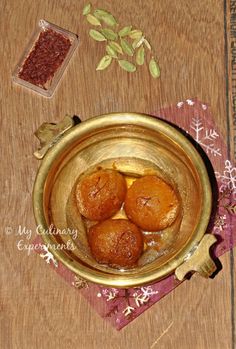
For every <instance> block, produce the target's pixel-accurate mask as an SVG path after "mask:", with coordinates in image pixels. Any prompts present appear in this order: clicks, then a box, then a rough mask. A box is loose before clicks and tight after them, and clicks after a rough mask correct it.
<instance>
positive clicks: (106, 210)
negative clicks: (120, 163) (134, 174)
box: [75, 170, 127, 221]
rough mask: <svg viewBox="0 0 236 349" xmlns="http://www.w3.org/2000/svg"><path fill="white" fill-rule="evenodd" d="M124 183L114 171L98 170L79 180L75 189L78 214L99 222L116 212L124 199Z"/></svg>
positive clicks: (125, 188) (121, 177)
mask: <svg viewBox="0 0 236 349" xmlns="http://www.w3.org/2000/svg"><path fill="white" fill-rule="evenodd" d="M126 190H127V187H126V182H125V179H124V177H123V176H122V175H121V174H120V173H119V172H117V171H114V170H99V171H97V172H94V173H92V174H90V175H88V176H86V177H84V178H83V179H81V180H80V181H79V182H78V184H77V186H76V189H75V195H76V202H77V206H78V209H79V212H80V213H81V214H82V215H83V216H84V217H86V218H88V219H90V220H95V221H101V220H104V219H107V218H109V217H111V216H112V215H113V214H115V213H116V211H118V210H119V209H120V207H121V205H122V203H123V201H124V199H125V195H126Z"/></svg>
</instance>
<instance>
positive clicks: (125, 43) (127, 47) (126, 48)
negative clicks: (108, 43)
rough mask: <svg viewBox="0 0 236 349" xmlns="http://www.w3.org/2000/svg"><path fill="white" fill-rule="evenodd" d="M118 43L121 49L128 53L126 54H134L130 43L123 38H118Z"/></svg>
mask: <svg viewBox="0 0 236 349" xmlns="http://www.w3.org/2000/svg"><path fill="white" fill-rule="evenodd" d="M120 44H121V47H122V49H123V51H124V52H125V53H126V54H127V55H128V56H133V54H134V49H133V47H132V45H131V44H130V43H129V42H128V41H127V40H125V39H122V38H121V39H120Z"/></svg>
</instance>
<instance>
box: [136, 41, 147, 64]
mask: <svg viewBox="0 0 236 349" xmlns="http://www.w3.org/2000/svg"><path fill="white" fill-rule="evenodd" d="M144 59H145V50H144V47H143V46H140V47H139V49H138V51H137V54H136V63H137V64H138V65H143V63H144Z"/></svg>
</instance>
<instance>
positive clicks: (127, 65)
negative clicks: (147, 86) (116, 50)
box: [118, 59, 136, 73]
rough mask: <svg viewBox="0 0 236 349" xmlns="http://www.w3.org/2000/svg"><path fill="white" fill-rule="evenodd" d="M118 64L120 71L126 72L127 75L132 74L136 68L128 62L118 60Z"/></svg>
mask: <svg viewBox="0 0 236 349" xmlns="http://www.w3.org/2000/svg"><path fill="white" fill-rule="evenodd" d="M118 63H119V65H120V67H121V68H122V69H124V70H125V71H127V72H129V73H133V72H135V71H136V66H135V65H134V64H133V63H131V62H129V61H126V60H123V59H120V60H118Z"/></svg>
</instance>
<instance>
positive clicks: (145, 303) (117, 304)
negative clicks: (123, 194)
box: [34, 99, 236, 330]
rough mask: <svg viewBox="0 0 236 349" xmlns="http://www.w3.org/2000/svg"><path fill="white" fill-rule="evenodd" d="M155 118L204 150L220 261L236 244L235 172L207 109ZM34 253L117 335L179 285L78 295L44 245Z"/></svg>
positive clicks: (77, 283) (188, 103) (95, 288)
mask: <svg viewBox="0 0 236 349" xmlns="http://www.w3.org/2000/svg"><path fill="white" fill-rule="evenodd" d="M153 116H155V117H158V118H161V119H164V120H166V121H168V122H170V123H172V124H174V125H177V126H178V127H179V128H180V129H182V130H183V131H185V132H186V134H187V135H188V136H191V137H192V139H194V140H195V142H196V147H197V149H198V150H200V152H201V151H202V150H203V151H204V153H205V155H206V156H207V157H208V159H209V160H210V164H211V165H210V167H211V166H212V168H210V167H209V166H208V167H209V174H210V177H211V178H212V179H214V176H215V178H216V182H215V188H214V191H213V192H214V194H215V198H216V200H214V202H215V207H214V208H213V214H212V219H211V222H210V224H209V228H208V233H213V234H215V235H216V236H217V237H218V243H217V244H216V245H215V247H214V249H213V253H214V254H215V256H216V257H219V256H221V255H222V254H223V253H225V252H227V251H229V250H230V249H232V248H233V247H234V246H235V244H236V232H235V231H233V227H235V223H236V167H235V164H233V163H232V162H231V161H230V159H229V158H228V154H227V147H226V145H225V143H224V139H223V137H222V136H220V134H219V132H218V130H217V126H216V125H215V122H214V119H213V117H212V115H211V113H210V110H209V108H208V106H207V104H205V103H202V102H200V101H198V100H197V99H187V100H185V101H182V102H179V103H177V104H176V105H173V106H171V107H168V108H164V109H160V110H159V111H157V112H155V113H154V115H153ZM147 117H148V116H147ZM209 160H208V165H209ZM39 242H40V243H42V240H41V238H40V237H39V236H38V237H37V238H36V239H35V240H34V244H35V245H37V244H38V243H39ZM35 250H36V252H38V253H40V256H41V257H42V258H44V259H45V260H46V262H47V263H48V264H49V265H50V266H51V267H52V268H53V269H54V270H55V271H56V272H57V273H58V274H60V275H61V276H62V277H63V278H64V279H65V280H66V281H67V282H69V283H70V284H71V285H72V286H73V287H76V288H78V290H79V292H80V293H81V295H82V296H83V297H85V298H86V299H87V300H88V301H89V303H90V304H91V306H92V307H94V309H95V310H96V311H97V312H98V313H99V314H100V315H101V316H102V317H103V318H104V319H106V320H107V321H109V322H110V323H111V324H112V325H113V326H114V327H115V328H116V329H117V330H120V329H121V328H122V327H124V326H126V325H127V324H129V323H130V322H131V321H132V320H134V319H135V318H136V317H137V316H139V315H140V314H142V313H143V312H144V311H145V310H147V309H148V308H149V307H150V306H152V304H154V303H156V302H157V301H159V300H160V299H161V298H162V297H164V296H165V295H166V294H168V293H169V292H171V291H172V290H173V289H174V288H175V287H176V286H178V285H179V284H180V283H181V282H180V281H178V280H176V279H175V276H174V275H171V276H169V277H167V278H165V279H164V280H162V281H159V282H156V283H155V284H152V285H148V286H145V287H138V288H130V289H126V290H125V289H115V288H107V287H103V286H100V285H95V284H92V283H87V282H84V285H83V286H85V287H84V288H82V289H81V280H80V279H79V278H78V277H77V276H76V275H75V274H74V273H72V272H71V271H70V270H69V269H67V268H66V267H65V266H64V265H63V264H62V263H60V262H59V261H56V260H55V258H54V257H53V255H52V254H51V253H50V252H49V251H48V250H47V247H46V246H45V245H43V247H42V248H41V250H39V249H35Z"/></svg>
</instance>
